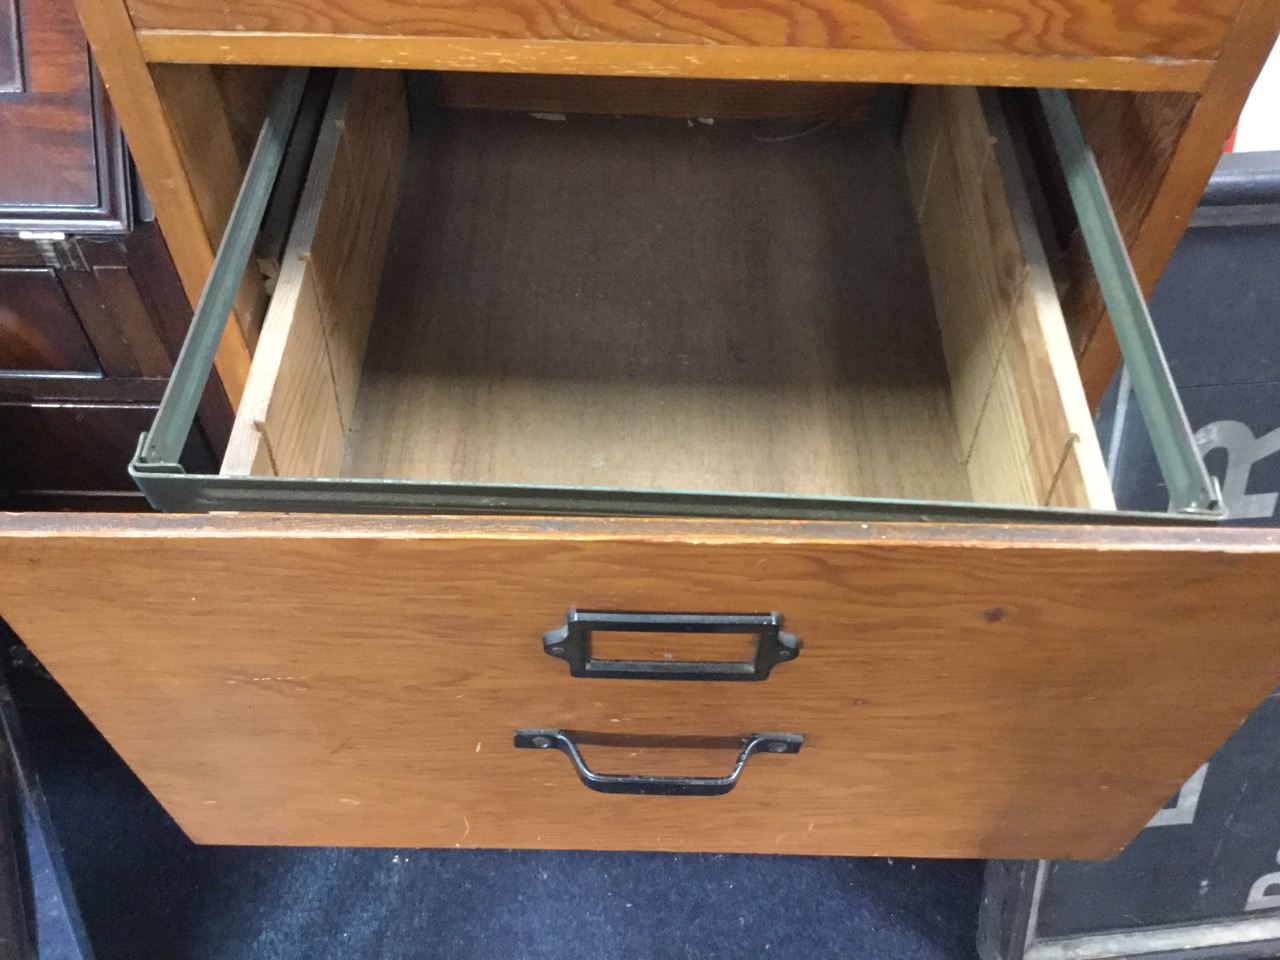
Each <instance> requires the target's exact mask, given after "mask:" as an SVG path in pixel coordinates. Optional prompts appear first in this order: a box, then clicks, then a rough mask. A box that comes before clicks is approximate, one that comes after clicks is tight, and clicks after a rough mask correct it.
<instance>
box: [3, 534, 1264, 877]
mask: <svg viewBox="0 0 1280 960" xmlns="http://www.w3.org/2000/svg"><path fill="white" fill-rule="evenodd" d="M0 573H2V575H3V578H4V581H5V583H6V590H5V591H4V595H3V597H2V598H0V614H3V616H4V617H5V619H6V620H7V621H8V622H9V623H10V624H12V625H13V627H14V628H15V629H16V631H17V632H18V633H19V635H20V636H22V637H23V638H24V640H25V641H26V642H27V643H29V644H30V645H31V647H32V649H33V650H34V652H35V653H36V655H37V656H38V657H40V659H41V660H42V662H43V663H45V664H46V665H47V666H48V667H49V668H50V669H51V671H52V672H53V674H54V676H55V677H56V678H57V679H58V680H59V681H60V682H61V683H62V684H63V685H64V686H65V687H66V688H67V690H68V692H69V693H70V694H71V695H72V696H73V697H74V698H75V699H76V701H77V702H78V703H79V704H80V705H81V706H82V707H83V708H84V709H85V711H86V712H87V713H88V715H89V717H90V719H91V720H93V722H94V723H95V724H96V725H97V726H98V727H99V729H101V730H102V731H103V733H104V734H105V735H106V736H107V737H108V739H109V740H110V741H111V742H112V743H113V745H114V746H115V747H116V748H117V749H118V750H120V752H121V753H122V755H123V756H124V758H125V760H126V761H127V762H128V763H129V764H130V765H131V766H132V767H133V769H134V770H136V771H137V773H138V774H139V775H140V776H141V777H142V779H143V781H144V782H145V783H146V784H147V785H148V786H149V787H150V788H151V789H152V790H153V791H154V792H155V793H156V795H157V796H158V797H159V799H160V800H161V802H162V803H164V804H165V806H166V808H167V809H168V810H169V811H170V812H171V813H172V814H173V815H174V816H175V817H176V818H177V820H178V822H179V823H180V824H181V825H182V827H183V828H184V829H185V830H186V831H187V832H188V833H189V834H190V835H191V836H192V837H193V838H194V839H196V840H198V841H205V842H221V843H271V844H340V845H346V844H370V845H385V844H389V845H423V846H455V845H457V846H467V847H470V846H494V847H550V848H555V847H572V848H595V849H609V848H625V849H669V850H718V851H755V852H775V851H776V852H791V853H824V854H832V853H839V854H877V855H885V854H888V855H928V856H978V857H1019V858H1022V857H1073V856H1092V857H1096V856H1106V855H1108V854H1110V853H1113V852H1114V851H1115V850H1116V849H1117V848H1118V847H1119V846H1120V844H1122V843H1123V842H1124V841H1125V840H1127V839H1128V837H1129V836H1130V835H1132V834H1133V833H1134V832H1135V831H1136V830H1137V829H1138V828H1139V827H1141V825H1142V824H1143V823H1144V822H1145V821H1146V819H1147V818H1148V817H1149V816H1150V815H1151V813H1152V812H1153V811H1154V810H1155V809H1156V808H1157V807H1159V806H1160V805H1161V803H1162V802H1163V801H1164V799H1165V798H1166V797H1167V796H1168V795H1169V794H1170V793H1171V792H1172V791H1173V790H1174V789H1176V787H1177V784H1178V783H1180V782H1181V781H1182V779H1183V778H1184V777H1185V776H1186V775H1188V774H1189V773H1190V771H1192V770H1193V769H1195V767H1196V766H1197V765H1198V764H1199V763H1201V762H1202V761H1203V759H1204V757H1205V756H1207V755H1208V754H1209V753H1210V751H1211V750H1212V749H1213V748H1214V747H1216V746H1217V745H1218V743H1219V742H1220V741H1221V740H1222V739H1223V738H1224V737H1225V736H1226V735H1227V734H1229V733H1230V732H1231V730H1233V729H1234V728H1235V726H1236V725H1237V724H1238V723H1239V722H1240V721H1241V719H1242V718H1243V717H1244V716H1245V715H1246V714H1247V713H1248V711H1249V710H1250V709H1251V708H1252V707H1253V706H1254V705H1255V703H1256V702H1257V701H1259V700H1260V699H1261V698H1262V697H1263V696H1264V695H1265V694H1266V693H1267V692H1268V691H1269V690H1270V689H1271V688H1272V687H1273V686H1274V684H1275V683H1276V681H1277V680H1278V679H1280V648H1278V647H1277V645H1276V644H1275V638H1274V625H1275V623H1276V622H1277V619H1278V618H1280V597H1278V596H1277V594H1276V592H1275V591H1274V590H1273V589H1272V587H1273V585H1274V583H1275V581H1276V578H1277V576H1278V575H1280V535H1277V534H1276V533H1275V532H1274V531H1266V530H1198V529H1197V530H1189V531H1178V530H1172V529H1167V530H1158V529H1157V530H1150V529H1148V530H1141V529H1128V530H1126V529H1115V528H1082V529H1067V530H1063V529H1054V528H1035V527H1028V528H992V527H984V526H969V527H966V526H948V525H909V524H908V525H893V524H870V525H867V524H825V523H757V522H699V521H687V522H680V521H638V520H612V521H588V520H553V519H531V520H521V519H512V520H505V521H495V520H486V519H470V520H467V519H450V518H434V519H430V518H417V519H411V518H352V517H333V518H325V517H317V518H306V517H297V516H294V517H273V516H241V517H232V516H221V517H203V518H202V517H154V518H153V517H143V518H136V519H132V520H131V521H129V522H128V523H122V522H120V521H117V520H113V519H111V518H108V517H67V518H54V519H49V520H43V519H39V518H31V517H20V518H13V519H11V520H9V521H8V522H6V524H5V526H4V529H3V531H2V532H0ZM575 605H576V606H580V607H583V608H596V609H624V610H625V609H632V610H673V609H675V610H701V611H724V612H748V611H756V612H760V611H772V610H776V611H779V612H781V613H783V615H784V616H785V617H786V626H787V629H788V630H790V631H792V632H794V633H796V634H797V635H798V636H800V637H801V638H802V639H803V641H804V644H805V646H804V649H803V652H802V654H801V656H800V657H799V658H798V659H797V660H795V661H794V662H792V663H788V664H785V665H783V666H780V667H778V668H777V669H775V670H774V672H773V675H772V676H771V677H770V679H769V680H768V681H766V682H764V683H738V684H726V683H719V684H715V683H683V684H681V683H668V684H655V683H651V682H643V681H595V680H581V679H573V678H571V677H569V675H568V673H567V671H566V669H565V667H564V665H563V664H562V663H560V662H559V661H556V660H554V659H552V658H550V657H547V656H546V655H544V654H543V653H542V651H541V635H542V632H543V631H544V630H547V629H549V628H552V627H554V626H556V625H557V624H558V623H561V622H562V621H563V616H564V612H565V610H566V609H567V608H568V607H570V606H575ZM85 624H93V629H91V630H88V629H85ZM519 726H552V727H567V728H572V729H577V730H581V731H585V732H588V733H593V734H597V735H599V734H614V735H621V736H623V737H627V738H639V737H649V738H661V737H663V736H670V735H673V734H680V735H689V736H699V737H704V736H715V737H731V736H737V735H741V734H743V733H749V732H753V731H756V730H761V729H767V730H782V731H788V732H795V733H801V734H804V735H805V736H806V737H807V740H806V743H805V746H804V749H803V750H802V752H801V753H800V754H798V755H796V756H790V757H758V758H756V759H753V760H752V761H751V763H750V764H748V767H747V770H746V772H745V773H744V775H743V779H742V781H741V783H740V785H739V786H738V788H737V789H736V790H735V791H734V792H732V793H731V794H729V795H727V796H725V797H721V798H716V799H707V798H693V799H682V798H652V797H641V798H636V797H618V796H604V795H600V794H595V793H591V792H589V791H587V790H586V789H585V788H583V787H582V786H581V785H580V784H579V783H578V782H577V781H576V779H575V778H574V777H573V776H572V775H571V774H570V771H569V769H568V766H567V763H566V761H565V758H564V757H563V756H561V755H559V754H555V753H551V752H546V753H536V752H527V751H516V750H514V749H513V748H512V746H511V733H512V730H513V729H514V728H515V727H519ZM653 742H654V741H653V740H652V739H650V740H649V741H648V744H649V745H644V743H645V742H644V741H641V742H640V743H639V744H636V745H633V746H632V747H631V749H630V750H627V751H618V750H616V749H614V750H606V749H604V748H600V749H594V750H593V755H592V762H597V763H598V764H599V765H601V766H605V767H606V768H609V769H612V770H613V771H614V772H627V771H628V770H632V769H641V768H645V769H649V770H650V771H653V770H663V769H665V770H674V769H678V768H685V769H687V768H690V767H692V766H693V765H694V764H693V761H692V760H690V761H688V762H684V763H682V762H680V761H678V760H677V759H675V758H674V757H673V756H672V754H673V753H674V752H673V751H664V752H662V753H661V754H658V753H657V752H656V751H654V753H652V754H651V753H650V749H651V745H652V743H653ZM633 753H634V754H635V755H634V756H632V755H630V754H633ZM697 757H698V759H697V765H698V767H697V768H698V769H699V770H701V771H702V772H704V773H706V772H713V771H722V770H724V769H727V759H728V758H727V757H726V753H725V751H723V750H720V751H716V752H699V753H698V754H697Z"/></svg>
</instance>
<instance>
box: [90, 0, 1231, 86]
mask: <svg viewBox="0 0 1280 960" xmlns="http://www.w3.org/2000/svg"><path fill="white" fill-rule="evenodd" d="M82 2H83V0H82ZM94 2H116V0H94ZM138 42H139V44H140V45H141V47H142V50H143V52H144V54H145V56H146V58H147V59H148V60H153V61H168V62H173V63H227V64H273V65H277V66H287V65H289V64H296V63H308V64H313V65H316V66H329V67H399V68H404V69H414V70H480V71H494V72H501V73H555V74H576V75H585V76H596V75H609V76H613V75H617V76H659V77H699V78H704V79H722V80H735V79H736V80H743V79H754V80H810V81H839V82H860V83H946V84H964V85H972V84H983V85H992V86H1052V87H1102V88H1106V89H1115V90H1199V89H1200V87H1201V86H1203V85H1204V82H1205V79H1206V78H1207V77H1208V76H1209V73H1210V71H1211V70H1212V67H1213V61H1212V60H1198V59H1181V58H1175V57H1149V58H1141V57H1139V58H1135V57H1126V56H1117V57H1094V58H1088V59H1086V58H1081V57H1078V56H1066V55H1064V56H1039V55H1024V54H1013V53H1003V54H1002V53H963V52H961V53H955V52H944V51H938V52H933V53H930V54H929V55H928V56H921V54H920V53H919V52H918V51H915V50H862V49H851V50H846V49H818V48H813V47H750V46H734V45H727V44H726V45H713V44H704V43H700V44H679V43H626V42H588V41H584V40H510V39H508V40H502V39H471V38H466V37H462V38H457V37H438V36H406V35H395V36H380V35H376V34H350V33H263V32H253V31H247V30H222V31H208V30H147V29H143V30H139V31H138Z"/></svg>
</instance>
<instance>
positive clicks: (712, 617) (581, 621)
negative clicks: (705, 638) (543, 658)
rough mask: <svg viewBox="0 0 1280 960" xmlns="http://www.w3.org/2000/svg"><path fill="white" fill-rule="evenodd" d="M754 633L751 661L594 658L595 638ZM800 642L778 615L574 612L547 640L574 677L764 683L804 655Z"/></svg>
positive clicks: (552, 652)
mask: <svg viewBox="0 0 1280 960" xmlns="http://www.w3.org/2000/svg"><path fill="white" fill-rule="evenodd" d="M609 631H624V632H627V633H753V634H755V636H756V655H755V659H753V660H750V661H734V660H730V661H709V660H603V659H594V658H593V657H592V656H591V636H592V634H595V633H604V632H609ZM800 646H801V644H800V641H799V639H797V638H796V637H794V636H793V635H792V634H789V633H784V632H783V630H782V615H781V614H777V613H760V614H756V613H746V614H742V613H606V612H602V611H598V610H570V611H569V612H568V614H566V615H565V625H564V626H563V627H560V628H558V629H556V630H552V631H551V632H550V633H548V634H545V635H544V636H543V638H542V649H543V652H545V653H546V654H547V655H548V656H552V657H555V658H556V659H557V660H563V661H564V662H565V663H567V664H569V673H570V674H572V675H573V676H575V677H597V678H600V679H606V680H765V679H767V678H768V676H769V671H771V670H772V669H773V667H774V665H775V664H778V663H785V662H787V661H789V660H794V659H795V658H796V657H798V656H799V655H800Z"/></svg>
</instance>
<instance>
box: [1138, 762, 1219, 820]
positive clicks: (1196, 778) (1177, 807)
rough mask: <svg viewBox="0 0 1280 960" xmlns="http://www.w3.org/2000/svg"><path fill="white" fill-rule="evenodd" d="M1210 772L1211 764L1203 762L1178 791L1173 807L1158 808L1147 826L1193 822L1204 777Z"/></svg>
mask: <svg viewBox="0 0 1280 960" xmlns="http://www.w3.org/2000/svg"><path fill="white" fill-rule="evenodd" d="M1208 774H1209V765H1208V764H1207V763H1203V764H1201V765H1200V769H1199V770H1197V771H1196V772H1195V773H1193V774H1192V775H1191V776H1190V777H1189V778H1188V779H1187V782H1186V783H1184V784H1183V785H1182V789H1181V790H1179V791H1178V797H1177V800H1176V801H1175V802H1174V804H1173V806H1172V807H1165V808H1164V809H1163V810H1157V811H1156V815H1155V816H1154V817H1152V818H1151V819H1150V820H1149V821H1147V827H1148V828H1150V827H1174V826H1178V825H1179V824H1183V823H1192V822H1193V821H1194V820H1195V818H1196V807H1198V806H1199V805H1200V791H1201V789H1202V788H1203V787H1204V778H1205V777H1206V776H1208Z"/></svg>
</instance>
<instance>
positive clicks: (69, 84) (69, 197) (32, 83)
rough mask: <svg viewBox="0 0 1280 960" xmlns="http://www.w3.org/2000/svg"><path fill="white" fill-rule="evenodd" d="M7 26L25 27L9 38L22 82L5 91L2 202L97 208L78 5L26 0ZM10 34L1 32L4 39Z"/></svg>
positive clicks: (0, 135) (89, 80)
mask: <svg viewBox="0 0 1280 960" xmlns="http://www.w3.org/2000/svg"><path fill="white" fill-rule="evenodd" d="M8 26H9V28H10V30H11V31H20V35H19V34H17V33H14V34H12V40H13V42H14V50H15V54H16V57H17V59H16V62H15V63H14V66H15V67H16V68H17V71H16V72H17V75H18V76H20V77H21V78H22V81H23V83H22V87H21V89H15V90H13V91H10V92H6V91H0V94H3V99H0V208H12V209H13V210H14V211H15V212H16V210H17V209H19V208H22V207H28V206H29V207H42V208H53V209H54V210H56V209H57V208H59V207H63V208H73V209H74V208H79V209H81V210H90V211H91V210H94V209H95V208H97V207H98V206H99V192H98V191H99V188H98V158H97V156H96V151H95V133H94V126H95V117H94V106H93V95H94V91H93V87H94V82H93V66H92V64H91V63H90V61H89V47H88V44H86V43H85V39H84V33H83V32H82V31H81V30H80V25H79V24H78V23H77V22H76V11H75V7H74V6H72V5H71V4H68V3H65V2H63V0H22V3H21V8H20V16H17V17H15V18H14V19H13V20H11V21H10V22H9V24H8ZM4 27H5V24H4V23H0V28H4ZM9 39H10V37H5V38H0V45H4V44H7V41H8V40H9ZM5 212H6V213H7V212H9V209H6V210H5ZM116 213H117V214H118V211H116Z"/></svg>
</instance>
